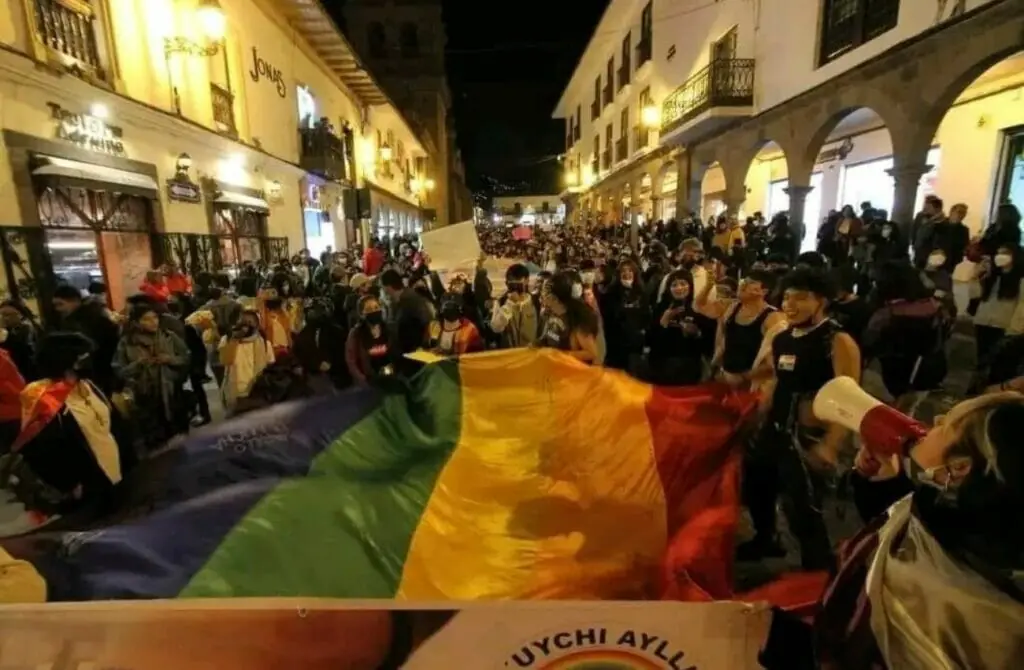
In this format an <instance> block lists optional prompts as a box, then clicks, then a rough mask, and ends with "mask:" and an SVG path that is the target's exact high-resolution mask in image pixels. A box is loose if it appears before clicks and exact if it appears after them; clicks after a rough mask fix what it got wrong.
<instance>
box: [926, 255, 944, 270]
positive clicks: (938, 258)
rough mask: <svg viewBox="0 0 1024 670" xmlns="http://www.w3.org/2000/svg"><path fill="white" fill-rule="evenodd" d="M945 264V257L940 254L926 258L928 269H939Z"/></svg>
mask: <svg viewBox="0 0 1024 670" xmlns="http://www.w3.org/2000/svg"><path fill="white" fill-rule="evenodd" d="M945 264H946V257H945V256H944V255H942V254H932V255H931V256H929V257H928V267H930V268H940V267H942V266H943V265H945Z"/></svg>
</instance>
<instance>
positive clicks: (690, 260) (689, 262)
mask: <svg viewBox="0 0 1024 670" xmlns="http://www.w3.org/2000/svg"><path fill="white" fill-rule="evenodd" d="M696 264H697V261H696V259H693V258H684V259H683V262H682V266H683V267H684V268H686V269H687V270H690V269H692V268H693V266H694V265H696Z"/></svg>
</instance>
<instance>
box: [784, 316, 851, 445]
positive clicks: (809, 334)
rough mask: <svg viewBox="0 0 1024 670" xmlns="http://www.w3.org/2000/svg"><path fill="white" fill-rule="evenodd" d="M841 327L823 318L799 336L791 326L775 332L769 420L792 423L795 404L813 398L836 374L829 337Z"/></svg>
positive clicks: (785, 425)
mask: <svg viewBox="0 0 1024 670" xmlns="http://www.w3.org/2000/svg"><path fill="white" fill-rule="evenodd" d="M840 330H841V328H840V327H839V325H838V324H837V323H836V322H834V321H830V320H827V319H826V320H825V321H823V322H821V323H820V324H818V326H817V327H815V328H814V329H812V330H810V331H805V332H804V333H803V334H802V335H800V336H799V337H797V336H795V335H794V334H793V328H792V327H789V328H787V329H786V330H785V331H783V332H781V333H779V334H778V335H776V336H775V339H774V340H773V342H772V361H773V362H774V363H775V379H776V383H775V391H774V392H773V393H772V407H771V413H770V414H769V420H770V421H772V422H773V423H775V424H776V425H777V426H779V427H781V428H784V429H789V428H791V427H793V424H794V422H795V419H796V410H797V404H798V403H799V402H800V401H801V400H804V399H809V398H812V397H813V396H814V394H815V393H817V392H818V391H819V390H820V389H821V387H822V386H824V385H825V384H826V383H828V382H829V381H831V380H832V379H833V378H834V377H835V371H834V368H833V367H832V340H833V339H834V338H835V334H836V333H838V332H839V331H840Z"/></svg>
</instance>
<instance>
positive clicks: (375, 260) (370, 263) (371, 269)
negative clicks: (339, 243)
mask: <svg viewBox="0 0 1024 670" xmlns="http://www.w3.org/2000/svg"><path fill="white" fill-rule="evenodd" d="M383 267H384V252H383V251H381V250H380V249H377V248H375V247H370V248H369V249H367V250H366V251H364V252H363V274H365V275H369V276H371V277H372V276H373V275H376V274H380V271H381V268H383Z"/></svg>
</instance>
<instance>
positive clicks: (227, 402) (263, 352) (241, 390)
mask: <svg viewBox="0 0 1024 670" xmlns="http://www.w3.org/2000/svg"><path fill="white" fill-rule="evenodd" d="M219 349H220V362H221V363H222V364H223V365H224V371H225V374H224V383H223V384H221V389H220V390H221V396H222V398H223V401H224V407H225V408H226V409H227V410H228V411H229V412H230V411H233V410H234V409H235V407H236V406H237V404H238V401H239V400H241V399H244V398H248V397H249V393H250V392H251V391H252V387H253V384H254V383H255V382H256V380H257V379H258V378H259V376H260V375H261V374H262V373H263V371H264V370H265V369H266V368H267V367H268V366H269V365H271V364H273V363H274V361H275V357H274V347H273V345H271V343H270V342H269V341H268V340H266V339H265V338H264V337H263V334H262V333H261V332H260V317H259V313H258V312H256V311H255V310H243V311H242V312H241V313H240V314H239V316H238V321H236V322H235V324H234V325H233V326H232V327H231V329H230V331H229V332H228V334H226V335H224V336H223V337H222V338H221V341H220V347H219Z"/></svg>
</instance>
